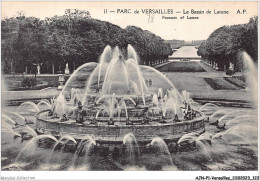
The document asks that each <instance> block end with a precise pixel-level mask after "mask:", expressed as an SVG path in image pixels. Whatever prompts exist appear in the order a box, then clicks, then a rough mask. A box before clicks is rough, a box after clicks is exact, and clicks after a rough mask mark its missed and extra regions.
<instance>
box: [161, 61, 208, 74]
mask: <svg viewBox="0 0 260 181" xmlns="http://www.w3.org/2000/svg"><path fill="white" fill-rule="evenodd" d="M157 70H159V71H161V72H206V70H205V69H204V68H202V67H201V66H200V65H199V64H198V63H197V62H171V63H169V64H167V65H165V66H162V67H158V68H157Z"/></svg>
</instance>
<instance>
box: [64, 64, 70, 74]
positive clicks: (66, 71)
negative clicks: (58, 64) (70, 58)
mask: <svg viewBox="0 0 260 181" xmlns="http://www.w3.org/2000/svg"><path fill="white" fill-rule="evenodd" d="M69 73H70V70H69V64H68V63H66V68H65V74H69Z"/></svg>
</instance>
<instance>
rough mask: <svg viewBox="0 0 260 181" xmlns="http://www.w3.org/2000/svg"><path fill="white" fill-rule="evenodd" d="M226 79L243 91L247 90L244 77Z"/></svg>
mask: <svg viewBox="0 0 260 181" xmlns="http://www.w3.org/2000/svg"><path fill="white" fill-rule="evenodd" d="M224 79H225V80H226V81H228V82H230V83H232V84H234V85H236V86H237V87H239V88H241V89H245V87H246V84H245V80H243V78H242V77H224Z"/></svg>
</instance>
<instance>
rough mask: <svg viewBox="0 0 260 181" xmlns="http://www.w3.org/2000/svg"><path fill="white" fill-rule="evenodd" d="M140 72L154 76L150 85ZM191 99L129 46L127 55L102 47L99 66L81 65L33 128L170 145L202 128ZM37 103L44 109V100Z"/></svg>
mask: <svg viewBox="0 0 260 181" xmlns="http://www.w3.org/2000/svg"><path fill="white" fill-rule="evenodd" d="M125 57H126V58H125ZM145 72H152V73H153V74H154V75H155V76H156V80H154V81H153V85H152V86H150V87H149V89H148V87H147V85H146V83H145V79H147V77H145ZM80 81H81V82H80ZM82 82H83V83H82ZM79 85H81V86H79ZM83 85H85V86H83ZM190 102H191V101H190V95H189V93H188V92H187V91H186V92H184V93H183V95H182V96H181V94H180V93H179V92H178V91H177V89H176V88H175V87H174V85H173V84H172V83H171V82H170V81H169V80H168V79H167V78H166V77H165V76H164V75H162V74H161V73H160V72H159V71H157V70H155V69H153V68H151V67H148V66H140V65H138V56H137V54H136V52H135V50H134V48H133V47H132V46H131V45H128V47H127V55H125V54H123V53H122V51H121V50H120V49H119V48H118V47H115V48H114V49H112V48H111V47H110V46H107V47H106V48H105V49H104V52H103V53H102V55H101V58H100V63H99V64H97V63H86V64H84V65H82V66H80V67H79V68H78V69H77V70H76V71H75V72H74V73H73V74H72V75H71V77H70V78H69V79H68V81H67V83H66V85H65V86H64V89H63V90H62V91H61V93H60V95H59V96H58V97H57V99H55V100H54V101H53V105H52V107H51V109H50V110H45V111H41V112H40V113H38V114H37V122H36V130H37V131H38V132H39V133H43V134H52V135H53V136H58V137H62V136H65V135H67V134H69V135H71V136H72V137H74V138H75V139H80V140H81V139H83V138H84V137H85V136H86V135H91V136H94V137H95V141H96V142H97V143H98V144H99V145H105V146H109V147H111V146H112V147H114V146H115V145H118V143H120V142H121V143H122V141H123V140H124V137H125V135H128V134H130V133H131V134H133V135H134V136H135V138H136V140H137V141H138V143H139V144H140V145H146V144H147V143H149V142H151V141H152V140H153V139H154V138H155V137H157V136H160V137H161V138H162V139H163V140H167V143H169V142H172V141H176V140H178V139H179V138H180V137H181V136H182V135H184V134H186V133H189V132H196V133H201V132H203V131H204V118H205V117H204V116H203V114H202V113H201V112H199V111H196V110H193V109H192V108H191V104H190ZM184 103H185V104H184ZM26 104H30V105H32V104H31V103H26ZM39 104H44V105H46V106H47V107H49V104H48V103H45V102H44V101H42V102H41V103H39ZM81 105H82V106H81ZM79 106H80V107H79ZM34 107H35V106H34ZM36 107H37V106H36ZM37 111H38V110H37ZM64 120H65V121H64Z"/></svg>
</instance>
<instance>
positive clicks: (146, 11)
mask: <svg viewBox="0 0 260 181" xmlns="http://www.w3.org/2000/svg"><path fill="white" fill-rule="evenodd" d="M133 11H134V10H132V9H117V11H116V12H117V13H118V14H121V13H122V14H131V13H133ZM135 11H136V10H135ZM139 11H140V12H141V13H142V14H165V15H167V14H174V10H173V9H140V10H139ZM176 12H180V11H176ZM183 14H206V11H203V10H194V9H191V10H185V9H183ZM211 14H229V11H223V10H221V11H220V10H216V9H214V10H213V11H212V13H211Z"/></svg>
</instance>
